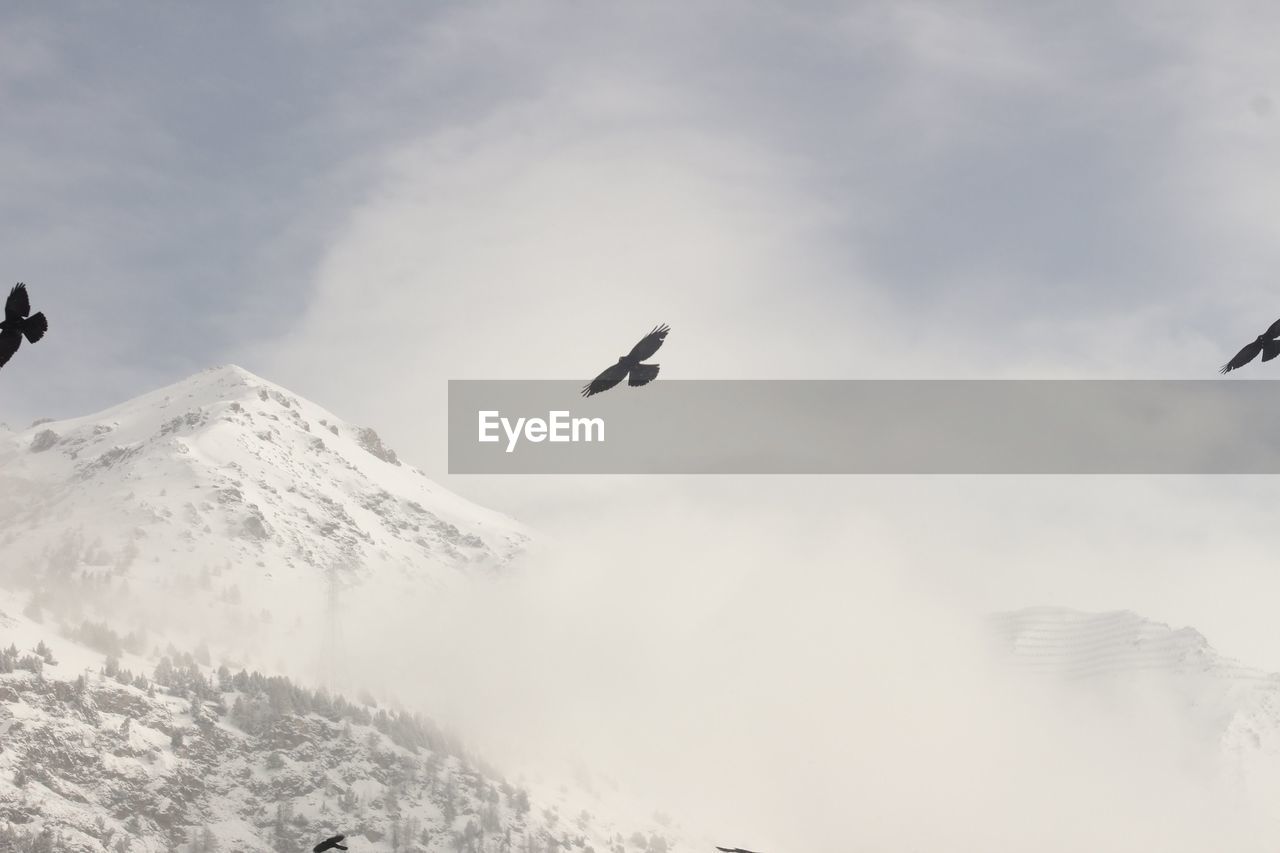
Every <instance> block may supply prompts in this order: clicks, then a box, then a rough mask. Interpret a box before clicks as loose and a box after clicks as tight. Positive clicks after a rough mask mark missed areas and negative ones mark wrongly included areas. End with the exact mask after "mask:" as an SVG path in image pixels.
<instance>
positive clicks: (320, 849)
mask: <svg viewBox="0 0 1280 853" xmlns="http://www.w3.org/2000/svg"><path fill="white" fill-rule="evenodd" d="M344 838H346V836H345V835H334V836H330V837H329V838H326V839H325V840H324V841H321V842H320V843H319V844H317V845H316V846H315V847H312V848H311V853H324V851H325V850H346V849H347V848H346V847H344V846H343V845H342V839H344Z"/></svg>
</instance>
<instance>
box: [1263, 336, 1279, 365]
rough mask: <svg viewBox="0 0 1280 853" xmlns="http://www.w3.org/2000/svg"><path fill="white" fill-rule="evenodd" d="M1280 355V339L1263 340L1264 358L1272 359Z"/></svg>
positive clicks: (1266, 359)
mask: <svg viewBox="0 0 1280 853" xmlns="http://www.w3.org/2000/svg"><path fill="white" fill-rule="evenodd" d="M1278 355H1280V341H1263V342H1262V360H1263V361H1270V360H1271V359H1273V358H1275V357H1276V356H1278Z"/></svg>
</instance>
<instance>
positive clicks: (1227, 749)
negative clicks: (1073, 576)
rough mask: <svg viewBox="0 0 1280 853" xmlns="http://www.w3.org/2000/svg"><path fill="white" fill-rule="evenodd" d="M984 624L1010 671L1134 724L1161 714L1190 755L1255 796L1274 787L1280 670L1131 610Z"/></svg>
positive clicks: (999, 618)
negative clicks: (1247, 661) (1098, 703)
mask: <svg viewBox="0 0 1280 853" xmlns="http://www.w3.org/2000/svg"><path fill="white" fill-rule="evenodd" d="M988 624H989V627H990V629H991V632H992V636H993V638H994V640H995V641H996V644H997V646H998V647H999V649H1000V656H1001V659H1002V660H1003V661H1004V662H1005V663H1007V664H1009V665H1010V666H1012V667H1013V668H1014V670H1015V671H1017V672H1020V673H1025V674H1027V675H1029V676H1032V677H1034V678H1036V679H1037V680H1047V681H1048V682H1049V683H1053V684H1058V685H1060V686H1065V687H1066V688H1067V689H1068V690H1069V693H1068V694H1066V695H1069V696H1071V697H1073V698H1081V697H1092V698H1094V699H1098V698H1101V699H1102V700H1103V707H1106V708H1108V709H1109V712H1115V713H1119V714H1121V715H1124V716H1127V717H1129V719H1131V720H1133V721H1136V723H1137V725H1139V726H1141V725H1143V724H1144V722H1145V721H1146V720H1149V719H1150V718H1151V714H1153V713H1159V714H1161V715H1163V716H1162V721H1163V722H1164V723H1171V724H1172V725H1173V726H1175V727H1176V730H1177V731H1179V732H1181V733H1182V735H1181V736H1182V737H1183V741H1182V743H1181V746H1182V747H1185V750H1186V752H1187V755H1188V756H1193V755H1194V756H1195V758H1193V759H1192V760H1197V761H1202V762H1205V763H1206V764H1205V765H1204V766H1210V765H1211V766H1212V771H1211V772H1213V773H1215V774H1217V775H1219V776H1220V777H1221V778H1227V779H1230V780H1232V781H1233V782H1235V783H1239V784H1241V785H1242V786H1243V787H1244V789H1245V790H1246V791H1249V793H1250V794H1251V795H1253V796H1256V797H1258V798H1259V800H1260V801H1263V802H1271V801H1272V800H1273V799H1274V797H1273V796H1272V794H1273V793H1274V792H1276V791H1278V790H1280V674H1276V673H1270V672H1266V671H1264V670H1260V669H1257V668H1253V667H1249V666H1246V665H1244V664H1241V663H1240V662H1238V661H1235V660H1233V659H1231V658H1229V657H1227V656H1225V655H1222V654H1220V653H1219V652H1217V651H1216V650H1215V649H1214V648H1213V647H1212V646H1211V645H1210V644H1209V642H1208V640H1207V639H1206V638H1205V637H1204V636H1203V635H1202V634H1200V633H1199V632H1198V631H1196V630H1194V629H1192V628H1181V629H1174V628H1172V627H1170V626H1169V625H1165V624H1162V623H1159V622H1154V621H1151V620H1148V619H1144V618H1142V617H1141V616H1139V615H1137V614H1134V613H1130V612H1111V613H1082V612H1079V611H1074V610H1068V609H1065V608H1050V607H1037V608H1029V609H1026V610H1019V611H1016V612H1011V613H1000V614H996V615H994V616H992V617H991V618H990V620H989V623H988ZM1277 816H1278V817H1280V815H1277Z"/></svg>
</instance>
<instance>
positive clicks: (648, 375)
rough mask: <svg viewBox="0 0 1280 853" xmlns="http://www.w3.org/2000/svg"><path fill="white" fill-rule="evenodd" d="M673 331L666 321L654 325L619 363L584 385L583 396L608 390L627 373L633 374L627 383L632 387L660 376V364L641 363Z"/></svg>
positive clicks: (620, 358) (655, 350)
mask: <svg viewBox="0 0 1280 853" xmlns="http://www.w3.org/2000/svg"><path fill="white" fill-rule="evenodd" d="M669 331H671V329H669V328H668V327H667V324H666V323H663V324H662V325H661V326H656V327H654V330H653V331H652V332H650V333H649V334H647V335H645V336H644V338H643V339H641V341H640V343H638V344H636V345H635V346H634V347H632V348H631V352H629V353H627V354H626V355H624V356H620V357H619V358H618V363H617V364H615V365H614V366H613V367H610V368H609V369H608V370H606V371H605V372H604V373H601V374H600V375H599V376H597V377H596V378H595V379H592V380H591V382H590V383H589V384H587V385H583V386H582V396H584V397H590V396H591V395H592V394H599V393H600V392H601V391H608V390H609V389H610V388H612V387H613V386H614V385H617V384H618V383H619V382H621V381H622V380H623V379H626V378H627V374H628V373H630V374H631V378H630V379H628V380H627V384H628V385H631V386H632V387H638V386H640V385H648V384H649V383H650V382H652V381H653V380H654V379H655V378H657V376H658V365H656V364H641V363H640V362H642V361H644V360H645V359H646V358H650V357H651V356H652V355H653V354H654V353H655V352H657V351H658V347H660V346H662V342H663V341H665V340H666V339H667V332H669Z"/></svg>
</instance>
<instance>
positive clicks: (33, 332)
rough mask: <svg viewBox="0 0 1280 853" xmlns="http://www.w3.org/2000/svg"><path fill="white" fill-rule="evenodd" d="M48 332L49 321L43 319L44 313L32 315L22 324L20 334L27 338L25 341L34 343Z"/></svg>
mask: <svg viewBox="0 0 1280 853" xmlns="http://www.w3.org/2000/svg"><path fill="white" fill-rule="evenodd" d="M47 331H49V321H48V320H46V319H45V318H44V312H43V311H42V312H40V313H39V314H32V315H31V316H30V317H28V318H27V319H26V320H25V321H24V322H23V324H22V334H24V335H26V336H27V340H28V341H30V342H31V343H33V344H34V343H35V342H36V341H38V340H40V339H41V338H43V337H44V333H45V332H47Z"/></svg>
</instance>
